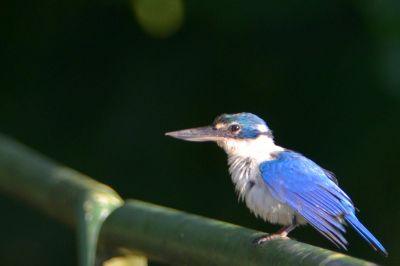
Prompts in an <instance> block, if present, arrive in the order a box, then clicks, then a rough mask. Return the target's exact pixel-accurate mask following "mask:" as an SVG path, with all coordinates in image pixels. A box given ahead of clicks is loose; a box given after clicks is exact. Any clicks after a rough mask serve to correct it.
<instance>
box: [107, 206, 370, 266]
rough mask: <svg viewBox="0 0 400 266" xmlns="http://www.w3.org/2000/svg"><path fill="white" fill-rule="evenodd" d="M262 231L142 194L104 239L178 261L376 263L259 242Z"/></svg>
mask: <svg viewBox="0 0 400 266" xmlns="http://www.w3.org/2000/svg"><path fill="white" fill-rule="evenodd" d="M261 234H262V232H258V231H254V230H251V229H247V228H243V227H240V226H237V225H233V224H229V223H225V222H221V221H217V220H212V219H208V218H204V217H200V216H196V215H191V214H187V213H184V212H180V211H177V210H173V209H169V208H165V207H160V206H157V205H154V204H150V203H145V202H142V201H137V200H129V201H127V202H126V203H125V205H124V206H122V207H120V208H118V209H116V210H115V211H114V212H113V213H112V214H111V215H110V216H109V217H108V218H107V219H106V221H105V222H104V224H103V227H102V229H101V231H100V238H99V242H100V244H101V245H103V246H107V247H108V248H112V247H113V248H114V249H118V248H124V249H126V250H131V251H132V252H142V253H143V254H144V255H145V256H147V257H149V258H152V259H155V260H159V261H161V262H165V263H168V264H173V265H220V266H224V265H227V266H228V265H229V266H234V265H248V266H252V265H282V266H283V265H321V266H344V265H365V266H367V265H368V266H371V265H376V264H373V263H370V262H367V261H363V260H360V259H356V258H353V257H350V256H347V255H344V254H341V253H337V252H333V251H330V250H326V249H322V248H318V247H314V246H311V245H308V244H304V243H300V242H297V241H294V240H289V239H276V240H271V241H268V242H266V243H264V244H263V245H255V244H253V242H252V241H253V240H254V239H255V238H256V237H258V236H260V235H261Z"/></svg>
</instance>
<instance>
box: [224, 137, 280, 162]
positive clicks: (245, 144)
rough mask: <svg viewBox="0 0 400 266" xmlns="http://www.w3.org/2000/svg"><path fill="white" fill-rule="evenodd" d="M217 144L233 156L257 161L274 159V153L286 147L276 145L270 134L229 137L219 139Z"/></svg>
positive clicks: (230, 156) (230, 158) (230, 157)
mask: <svg viewBox="0 0 400 266" xmlns="http://www.w3.org/2000/svg"><path fill="white" fill-rule="evenodd" d="M217 144H218V145H219V146H220V147H222V148H223V149H224V150H225V152H226V153H227V154H228V158H229V160H232V158H238V157H240V158H243V159H245V158H246V159H250V160H254V161H255V162H257V163H260V162H262V161H267V160H271V159H273V153H275V152H279V151H283V150H284V149H283V148H282V147H280V146H278V145H275V143H274V140H273V139H272V138H271V137H270V136H266V135H260V136H258V137H257V138H255V139H228V140H222V141H218V142H217Z"/></svg>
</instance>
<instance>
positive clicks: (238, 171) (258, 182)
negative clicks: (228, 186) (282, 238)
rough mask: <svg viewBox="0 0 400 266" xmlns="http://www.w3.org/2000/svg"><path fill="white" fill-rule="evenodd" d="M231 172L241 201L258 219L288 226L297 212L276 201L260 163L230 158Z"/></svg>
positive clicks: (247, 159) (248, 159)
mask: <svg viewBox="0 0 400 266" xmlns="http://www.w3.org/2000/svg"><path fill="white" fill-rule="evenodd" d="M228 162H229V172H230V174H231V178H232V181H233V183H234V185H235V189H236V191H237V193H238V195H239V199H240V200H244V201H245V203H246V206H247V207H248V208H249V209H250V211H251V212H252V213H254V214H255V215H256V216H257V217H261V218H262V219H263V220H265V221H269V222H270V223H275V224H282V225H288V224H291V223H292V222H293V217H294V215H295V211H294V210H293V209H292V208H290V207H289V206H287V205H286V204H284V203H281V202H279V201H278V200H276V199H275V198H274V197H273V196H272V194H271V192H270V190H269V188H268V187H267V185H266V184H265V182H264V181H263V180H262V178H261V174H260V170H259V167H258V163H257V161H255V160H252V159H251V158H241V157H229V161H228Z"/></svg>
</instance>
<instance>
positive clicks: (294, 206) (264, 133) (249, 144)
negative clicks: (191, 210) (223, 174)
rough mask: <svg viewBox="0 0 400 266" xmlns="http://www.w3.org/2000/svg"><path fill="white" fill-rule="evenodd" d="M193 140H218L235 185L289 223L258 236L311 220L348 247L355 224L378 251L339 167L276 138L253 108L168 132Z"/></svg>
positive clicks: (261, 212)
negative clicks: (339, 178) (329, 167)
mask: <svg viewBox="0 0 400 266" xmlns="http://www.w3.org/2000/svg"><path fill="white" fill-rule="evenodd" d="M166 135H167V136H171V137H174V138H178V139H183V140H187V141H214V142H216V143H217V144H218V146H220V147H221V148H223V149H224V150H225V152H226V153H227V155H228V164H229V172H230V174H231V178H232V181H233V183H234V185H235V189H236V191H237V193H238V195H239V198H240V199H241V200H244V201H245V203H246V205H247V207H248V208H249V209H250V210H251V212H252V213H253V214H254V215H255V216H257V217H260V218H262V219H263V220H265V221H268V222H270V223H273V224H280V225H283V228H282V229H280V230H279V231H278V232H276V233H275V234H272V235H265V236H262V237H260V238H258V239H256V240H255V242H256V243H258V244H261V243H263V242H265V241H267V240H270V239H273V238H276V237H287V235H288V234H289V232H290V231H292V230H293V229H295V228H296V227H297V226H299V225H303V224H306V223H309V224H310V225H311V226H313V227H314V228H315V229H316V230H317V231H318V232H320V233H321V234H322V235H323V236H325V237H326V238H327V239H329V240H330V241H331V242H333V243H334V244H335V245H337V246H338V247H341V248H343V249H346V245H347V241H346V239H345V238H344V236H343V234H344V233H345V232H346V228H345V225H347V224H349V225H350V226H351V227H353V228H354V229H355V230H356V231H357V232H358V233H359V234H360V235H361V236H362V237H363V238H364V239H365V240H366V241H367V242H368V243H369V244H370V245H371V246H372V247H373V248H374V249H375V250H376V251H377V252H380V253H381V254H383V255H385V256H387V255H388V253H387V251H386V250H385V248H384V247H383V246H382V244H381V243H380V242H379V241H378V240H377V239H376V238H375V237H374V236H373V235H372V233H371V232H369V231H368V229H367V228H366V227H365V226H364V225H362V224H361V222H360V221H359V220H358V219H357V217H356V215H355V207H354V205H353V203H352V201H351V199H350V198H349V196H347V194H346V193H345V192H344V191H343V190H342V189H340V188H339V186H338V182H337V180H336V178H335V176H334V174H333V173H331V172H329V171H327V170H325V169H323V168H322V167H320V166H319V165H317V164H316V163H314V162H313V161H311V160H310V159H308V158H306V157H304V156H303V155H301V154H299V153H297V152H294V151H291V150H288V149H285V148H282V147H280V146H278V145H276V144H275V143H274V140H273V135H272V131H271V130H270V129H269V127H268V126H267V124H266V123H265V122H264V120H262V119H261V118H259V117H258V116H256V115H254V114H251V113H238V114H223V115H220V116H218V117H217V118H216V119H215V120H214V122H213V123H212V125H211V126H205V127H199V128H192V129H185V130H180V131H174V132H169V133H166Z"/></svg>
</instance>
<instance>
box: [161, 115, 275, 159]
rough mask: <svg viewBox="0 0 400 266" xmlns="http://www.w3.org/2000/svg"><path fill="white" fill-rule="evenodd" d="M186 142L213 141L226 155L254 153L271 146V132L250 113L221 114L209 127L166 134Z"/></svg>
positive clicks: (260, 120) (259, 119)
mask: <svg viewBox="0 0 400 266" xmlns="http://www.w3.org/2000/svg"><path fill="white" fill-rule="evenodd" d="M166 135H167V136H171V137H174V138H177V139H183V140H187V141H214V142H216V143H217V144H218V145H219V146H221V147H222V148H223V149H224V150H225V151H226V152H227V153H228V154H238V153H239V154H240V153H242V154H243V153H245V154H247V153H249V154H251V153H254V152H255V151H256V150H258V149H259V148H263V147H262V146H264V145H263V144H271V143H272V144H273V139H272V131H271V130H270V129H269V128H268V126H267V124H266V123H265V122H264V120H262V119H261V118H259V117H258V116H256V115H254V114H251V113H237V114H222V115H220V116H218V117H217V118H216V119H215V120H214V122H213V123H212V124H211V125H210V126H205V127H197V128H191V129H184V130H179V131H173V132H168V133H166Z"/></svg>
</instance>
